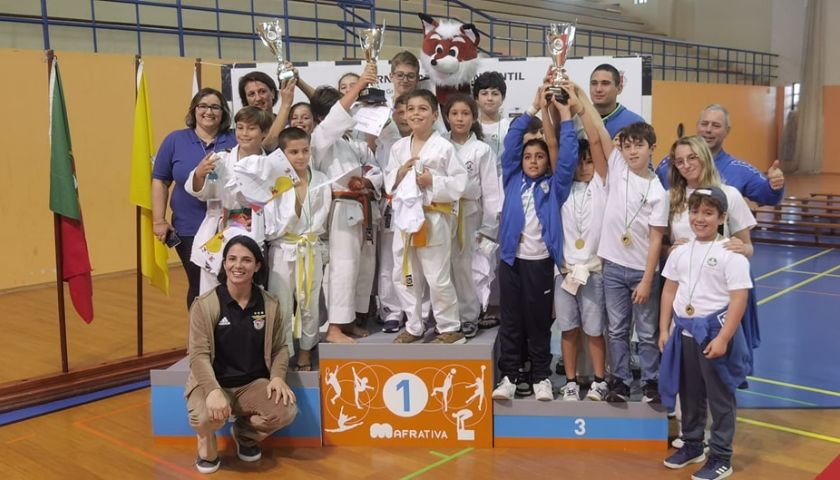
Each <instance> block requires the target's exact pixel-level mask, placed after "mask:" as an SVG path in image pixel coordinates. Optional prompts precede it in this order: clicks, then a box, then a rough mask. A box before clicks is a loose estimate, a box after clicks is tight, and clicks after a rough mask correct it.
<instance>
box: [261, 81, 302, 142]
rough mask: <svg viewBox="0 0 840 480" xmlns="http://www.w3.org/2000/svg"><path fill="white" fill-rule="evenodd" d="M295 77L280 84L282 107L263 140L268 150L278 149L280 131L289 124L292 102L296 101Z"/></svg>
mask: <svg viewBox="0 0 840 480" xmlns="http://www.w3.org/2000/svg"><path fill="white" fill-rule="evenodd" d="M296 83H297V82H296V81H295V79H294V78H293V79H291V80H287V81H285V82H282V83H281V84H280V108H279V109H278V110H277V115H276V116H275V117H274V122H273V123H272V124H271V128H270V129H268V134H267V135H266V136H265V140H263V143H262V145H263V148H264V149H265V150H266V151H269V152H270V151H272V150H275V149H277V146H278V138H279V137H280V132H282V131H283V129H284V128H286V125H288V124H289V112H290V111H291V110H292V103H293V102H294V101H295V84H296Z"/></svg>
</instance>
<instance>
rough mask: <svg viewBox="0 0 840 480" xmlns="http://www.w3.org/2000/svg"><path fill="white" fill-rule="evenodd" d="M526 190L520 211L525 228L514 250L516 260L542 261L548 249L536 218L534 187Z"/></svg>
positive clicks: (547, 255) (523, 193)
mask: <svg viewBox="0 0 840 480" xmlns="http://www.w3.org/2000/svg"><path fill="white" fill-rule="evenodd" d="M536 185H537V184H536V182H535V183H532V184H531V188H526V189H525V191H523V192H522V209H523V210H524V211H525V227H524V228H523V229H522V236H521V237H520V239H519V247H518V248H517V249H516V258H521V259H523V260H542V259H544V258H549V257H550V255H549V254H548V248H546V246H545V242H544V241H543V238H542V225H541V224H540V219H539V218H537V209H536V208H534V187H535V186H536Z"/></svg>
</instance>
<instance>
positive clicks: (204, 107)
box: [195, 103, 222, 113]
mask: <svg viewBox="0 0 840 480" xmlns="http://www.w3.org/2000/svg"><path fill="white" fill-rule="evenodd" d="M195 109H196V110H198V111H199V112H206V111H207V110H213V112H217V113H218V112H221V111H222V106H221V105H207V104H206V103H199V104H198V105H196V106H195Z"/></svg>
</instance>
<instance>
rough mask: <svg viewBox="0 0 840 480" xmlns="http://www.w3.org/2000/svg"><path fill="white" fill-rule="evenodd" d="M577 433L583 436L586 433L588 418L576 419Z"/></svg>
mask: <svg viewBox="0 0 840 480" xmlns="http://www.w3.org/2000/svg"><path fill="white" fill-rule="evenodd" d="M575 427H576V428H575V435H577V436H578V437H582V436H584V435H586V420H584V419H582V418H576V419H575Z"/></svg>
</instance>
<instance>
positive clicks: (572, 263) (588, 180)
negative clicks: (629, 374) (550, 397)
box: [554, 85, 608, 401]
mask: <svg viewBox="0 0 840 480" xmlns="http://www.w3.org/2000/svg"><path fill="white" fill-rule="evenodd" d="M574 87H575V88H570V89H569V90H570V92H571V93H570V94H569V98H570V100H569V101H570V102H571V103H572V104H573V105H578V104H580V111H579V112H578V115H579V117H580V118H581V120H582V122H583V126H584V130H585V131H586V134H587V137H589V139H591V143H590V142H589V141H587V140H585V139H579V140H578V164H577V168H576V169H575V179H574V182H573V183H572V191H571V193H570V194H569V198H568V200H566V202H565V203H564V204H563V209H562V210H561V217H562V219H563V266H562V268H561V269H560V275H557V276H556V277H555V280H554V312H555V317H556V322H557V325H556V327H557V328H558V329H559V331H560V332H562V353H563V368H565V374H566V384H565V385H564V386H563V387H562V388H561V389H560V395H561V397H562V399H563V400H565V401H576V400H580V390H581V388H580V385H579V384H578V382H577V367H578V365H577V358H578V350H579V349H578V346H579V344H580V331H581V330H583V332H584V333H585V334H586V342H587V344H588V347H589V354H590V357H591V360H592V367H593V371H594V376H595V378H594V381H593V382H592V384H591V385H590V386H589V392H588V393H587V396H586V398H588V399H590V400H595V401H600V400H604V398H605V397H606V395H607V391H608V387H607V382H606V381H605V377H604V376H605V365H604V364H605V348H606V345H605V341H604V326H605V323H606V322H605V318H606V311H605V309H604V279H603V275H602V272H601V270H602V265H601V259H600V258H599V257H598V255H597V252H598V243H599V240H600V236H601V215H602V212H603V211H604V209H605V208H606V202H607V190H606V184H605V180H606V176H607V160H606V157H605V156H604V150H603V148H602V147H601V135H600V133H599V132H598V129H597V127H596V125H595V123H594V122H593V120H592V118H591V117H590V115H587V114H586V112H587V110H589V111H593V110H594V107H592V105H591V103H589V100H588V98H586V95H583V96H582V97H578V95H577V94H576V91H577V90H579V87H577V86H576V85H575V86H574Z"/></svg>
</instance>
